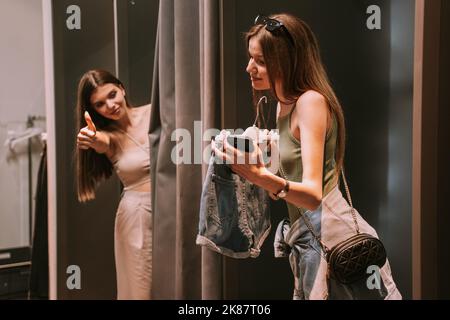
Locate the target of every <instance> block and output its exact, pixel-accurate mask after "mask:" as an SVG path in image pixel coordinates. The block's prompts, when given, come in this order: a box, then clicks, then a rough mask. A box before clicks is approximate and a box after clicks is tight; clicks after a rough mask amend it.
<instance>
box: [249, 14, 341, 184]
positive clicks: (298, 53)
mask: <svg viewBox="0 0 450 320" xmlns="http://www.w3.org/2000/svg"><path fill="white" fill-rule="evenodd" d="M270 18H272V19H276V20H278V21H280V22H282V23H283V25H284V26H285V27H286V29H287V32H289V34H290V35H291V38H292V39H290V38H289V36H288V35H287V34H285V33H286V30H284V29H283V28H280V29H278V30H275V31H274V33H272V32H270V31H268V30H266V29H265V26H264V25H261V24H259V25H255V26H253V27H252V28H251V29H250V30H249V31H248V32H247V33H246V34H245V40H246V44H247V48H248V46H249V41H250V39H251V38H255V39H256V40H257V41H258V42H259V44H260V45H261V48H262V52H263V55H264V61H265V64H266V68H267V73H268V75H269V81H270V87H271V89H270V91H271V93H272V95H273V96H274V97H275V98H276V99H277V100H278V101H281V99H280V97H279V94H278V93H277V92H276V89H275V81H276V80H281V85H282V88H281V89H282V92H283V96H284V98H285V99H286V100H285V101H281V102H283V103H286V104H289V103H294V102H296V101H297V99H298V98H299V97H300V96H301V95H302V94H303V93H305V92H306V91H308V90H314V91H317V92H319V93H320V94H322V95H323V96H324V97H325V99H326V101H327V104H328V107H329V111H330V113H331V115H333V116H334V117H335V118H336V120H337V124H338V141H337V148H336V154H335V160H336V172H337V173H338V176H339V171H340V169H341V168H342V166H343V162H344V154H345V121H344V113H343V111H342V107H341V104H340V103H339V100H338V98H337V97H336V94H335V93H334V90H333V88H332V87H331V85H330V80H329V79H328V76H327V73H326V71H325V68H324V66H323V63H322V59H321V57H320V50H319V44H318V42H317V39H316V37H315V35H314V33H313V32H312V30H311V28H310V27H309V26H308V25H307V24H306V23H305V22H304V21H302V20H301V19H299V18H297V17H295V16H293V15H290V14H285V13H283V14H276V15H271V16H270ZM283 33H284V34H283ZM291 40H293V41H291ZM253 95H254V101H258V98H259V96H261V92H258V91H256V90H253Z"/></svg>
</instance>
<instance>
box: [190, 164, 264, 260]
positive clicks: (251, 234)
mask: <svg viewBox="0 0 450 320" xmlns="http://www.w3.org/2000/svg"><path fill="white" fill-rule="evenodd" d="M270 227H271V226H270V210H269V197H268V195H267V193H266V191H265V190H264V189H262V188H260V187H258V186H255V185H254V184H252V183H250V182H248V181H247V180H245V179H243V178H241V177H240V176H238V175H237V174H234V173H233V172H232V171H231V169H230V167H229V166H228V165H226V164H220V163H216V161H215V157H214V156H212V157H211V159H210V162H209V167H208V171H207V174H206V179H205V182H204V183H203V189H202V196H201V202H200V217H199V233H198V235H197V240H196V243H197V244H198V245H202V246H206V247H207V248H209V249H211V250H214V251H216V252H218V253H221V254H223V255H226V256H229V257H233V258H248V257H252V258H256V257H257V256H258V255H259V253H260V248H261V246H262V244H263V242H264V240H265V239H266V237H267V236H268V234H269V232H270Z"/></svg>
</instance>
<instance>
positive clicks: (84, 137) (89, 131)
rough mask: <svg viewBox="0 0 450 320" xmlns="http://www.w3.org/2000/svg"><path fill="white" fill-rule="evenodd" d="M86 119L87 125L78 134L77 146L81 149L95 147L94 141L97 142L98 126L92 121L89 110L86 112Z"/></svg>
mask: <svg viewBox="0 0 450 320" xmlns="http://www.w3.org/2000/svg"><path fill="white" fill-rule="evenodd" d="M84 119H85V120H86V123H87V126H86V127H84V128H82V129H81V130H80V132H79V133H78V136H77V146H78V148H80V149H83V150H88V149H89V148H94V146H93V145H94V143H95V142H96V140H97V139H96V135H97V128H96V127H95V124H94V122H93V121H92V118H91V116H90V115H89V112H87V111H86V112H85V113H84Z"/></svg>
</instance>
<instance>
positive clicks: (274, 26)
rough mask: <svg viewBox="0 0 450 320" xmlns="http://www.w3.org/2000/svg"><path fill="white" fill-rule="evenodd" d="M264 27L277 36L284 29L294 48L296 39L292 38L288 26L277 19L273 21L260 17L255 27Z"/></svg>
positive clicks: (256, 20)
mask: <svg viewBox="0 0 450 320" xmlns="http://www.w3.org/2000/svg"><path fill="white" fill-rule="evenodd" d="M259 24H261V25H264V26H265V27H266V30H267V31H269V32H270V33H272V34H275V33H276V32H278V30H280V29H282V30H284V32H285V33H286V35H287V37H288V39H289V41H290V42H291V44H292V46H294V39H293V38H292V36H291V34H290V33H289V30H288V29H287V28H286V26H285V25H284V24H283V23H282V22H281V21H278V20H276V19H271V18H269V17H266V16H263V15H258V16H257V17H256V19H255V25H259Z"/></svg>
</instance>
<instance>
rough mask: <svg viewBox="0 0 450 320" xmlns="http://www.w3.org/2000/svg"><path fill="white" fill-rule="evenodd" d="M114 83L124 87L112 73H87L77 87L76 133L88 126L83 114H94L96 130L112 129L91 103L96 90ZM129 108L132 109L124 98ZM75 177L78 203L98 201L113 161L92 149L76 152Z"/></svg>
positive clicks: (95, 71) (96, 71) (107, 120)
mask: <svg viewBox="0 0 450 320" xmlns="http://www.w3.org/2000/svg"><path fill="white" fill-rule="evenodd" d="M108 83H111V84H115V85H116V86H118V87H120V88H124V86H123V84H122V82H121V81H120V80H119V79H117V78H116V77H114V76H113V75H112V74H111V73H109V72H108V71H104V70H90V71H88V72H86V73H85V74H84V75H83V76H82V77H81V80H80V82H79V84H78V96H77V106H76V123H77V128H76V129H77V132H79V131H80V129H82V128H84V127H86V126H87V123H86V121H85V119H84V112H85V111H88V112H89V114H90V115H91V118H92V121H93V122H94V124H95V126H96V128H97V130H106V131H110V130H111V125H112V124H113V122H114V120H111V119H107V118H105V117H103V116H101V115H100V114H99V113H97V111H96V110H95V108H93V106H92V104H91V96H92V94H93V93H94V91H95V89H97V87H99V86H102V85H105V84H108ZM125 102H126V104H127V107H129V106H130V104H129V103H128V100H127V97H126V96H125ZM75 161H76V176H77V192H78V201H80V202H86V201H89V200H92V199H95V189H96V187H97V185H98V184H99V183H100V182H101V181H102V180H104V179H108V178H109V177H110V176H111V174H112V170H113V167H112V164H111V161H110V160H109V159H108V158H107V157H106V155H104V154H98V153H97V152H95V150H93V149H88V150H82V149H79V148H77V149H76V151H75Z"/></svg>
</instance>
